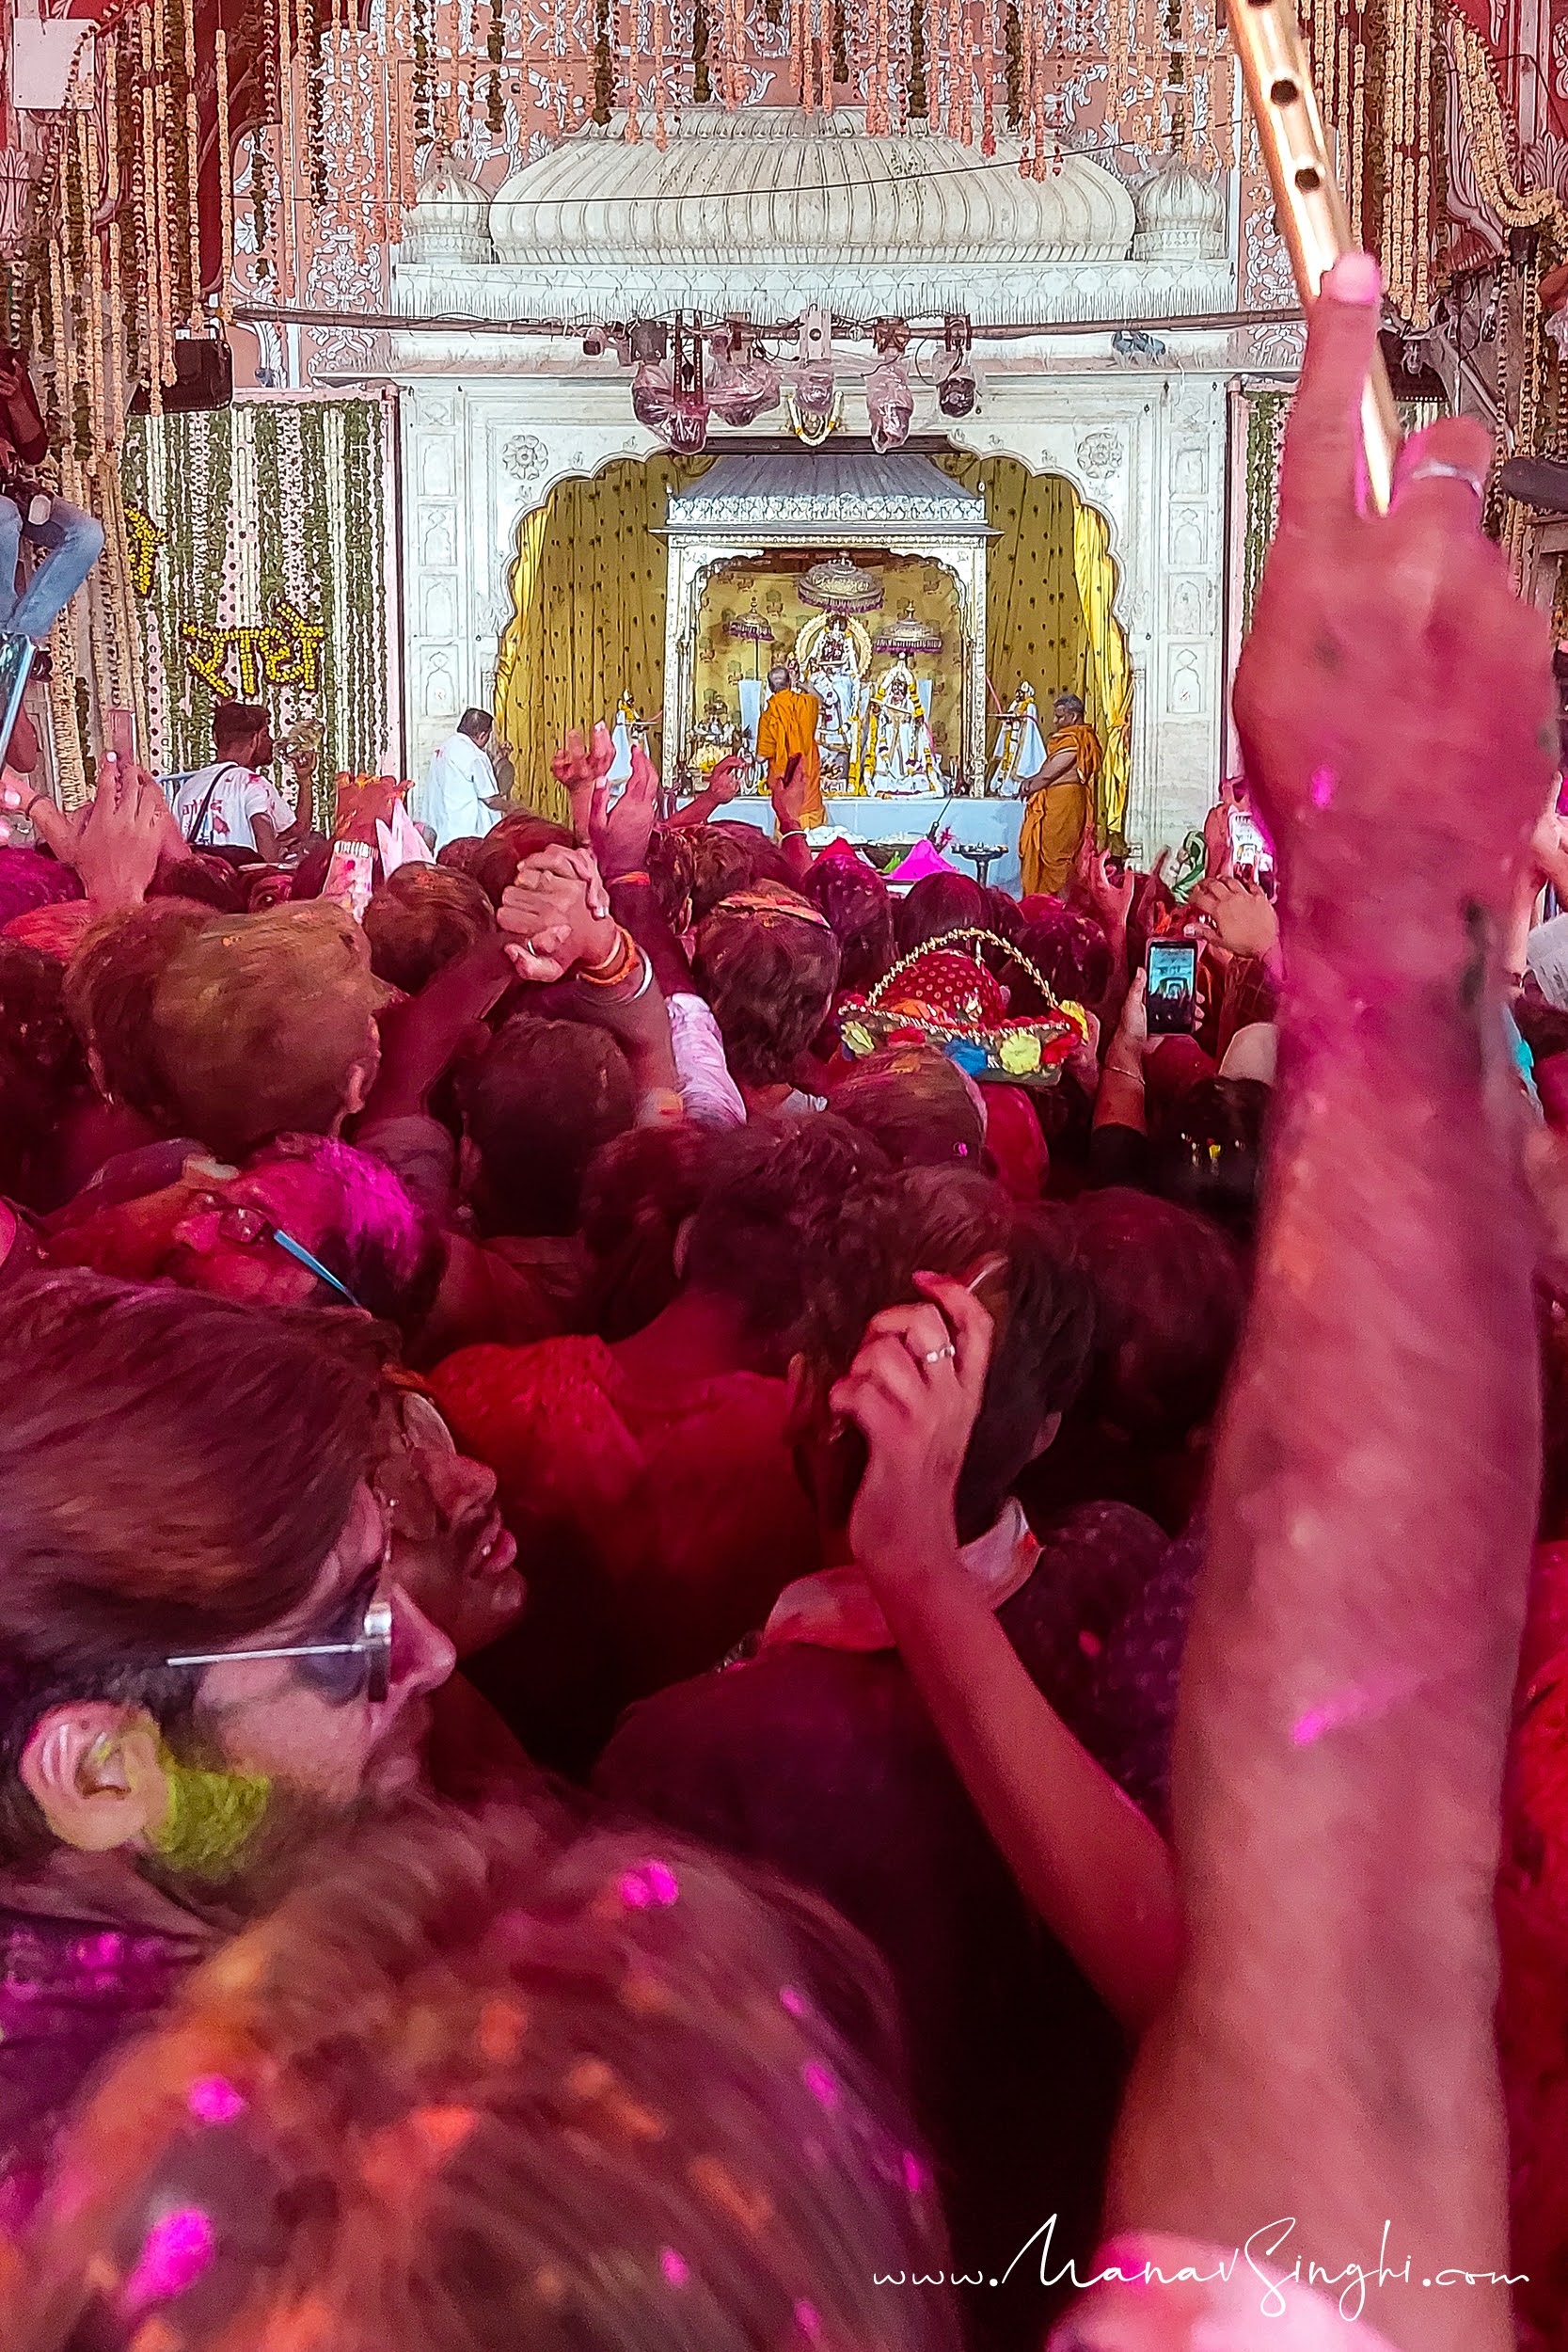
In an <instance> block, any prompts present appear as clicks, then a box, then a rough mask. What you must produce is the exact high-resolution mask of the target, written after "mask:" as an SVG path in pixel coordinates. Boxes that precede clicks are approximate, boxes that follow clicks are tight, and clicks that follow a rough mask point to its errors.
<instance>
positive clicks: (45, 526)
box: [0, 496, 103, 644]
mask: <svg viewBox="0 0 1568 2352" xmlns="http://www.w3.org/2000/svg"><path fill="white" fill-rule="evenodd" d="M24 539H25V540H26V542H27V544H28V546H29V547H33V548H39V549H40V555H39V559H38V561H37V563H36V564H34V565H33V575H32V578H31V579H30V580H28V581H27V583H26V585H25V587H24V588H21V589H19V588H18V587H17V585H16V566H17V558H18V556H19V554H20V553H21V548H22V542H23V540H24ZM102 553H103V524H102V523H101V522H97V521H95V520H94V518H93V516H91V515H84V514H83V513H82V511H81V509H80V507H76V506H68V505H67V504H66V502H65V501H64V499H55V501H54V503H53V506H52V508H51V510H50V516H49V520H48V521H47V522H46V523H30V522H27V521H26V520H25V519H24V516H23V514H22V510H21V508H20V507H19V506H18V505H17V503H16V501H15V500H14V499H9V498H6V497H4V496H0V637H30V638H32V639H33V640H34V642H35V644H36V643H39V642H40V641H41V640H42V639H43V638H45V637H47V636H48V634H49V631H50V628H51V626H52V625H53V623H54V620H55V614H56V613H59V612H64V611H65V608H66V606H67V605H68V604H69V603H70V602H71V597H72V596H74V595H75V594H76V591H77V589H78V588H80V586H81V585H82V582H83V580H86V578H87V574H88V573H89V572H90V571H91V569H92V567H93V565H94V564H96V563H97V561H98V559H99V556H100V555H101V554H102Z"/></svg>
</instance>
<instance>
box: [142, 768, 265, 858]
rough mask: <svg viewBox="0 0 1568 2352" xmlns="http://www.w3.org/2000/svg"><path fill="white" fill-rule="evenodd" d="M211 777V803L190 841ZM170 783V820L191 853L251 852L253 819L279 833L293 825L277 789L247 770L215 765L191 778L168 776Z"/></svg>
mask: <svg viewBox="0 0 1568 2352" xmlns="http://www.w3.org/2000/svg"><path fill="white" fill-rule="evenodd" d="M214 777H215V778H216V780H217V781H216V786H215V788H214V792H213V798H212V802H211V803H210V805H209V807H208V810H207V814H206V816H205V817H203V818H202V819H201V838H200V840H199V841H196V840H192V838H191V836H192V834H193V832H194V830H195V826H196V820H197V818H198V817H199V816H200V815H201V803H202V802H203V801H205V800H206V798H207V787H208V786H209V785H211V784H212V783H213V781H214ZM169 783H170V785H171V786H174V787H176V789H175V793H174V820H175V822H176V824H177V825H178V826H179V828H180V830H181V832H182V834H184V836H185V838H186V840H187V841H189V842H190V843H191V847H192V849H193V850H210V849H226V848H228V849H240V850H254V848H255V847H256V834H255V831H254V828H253V826H252V823H251V819H252V818H256V817H267V818H271V820H272V822H273V824H274V825H275V826H276V827H277V831H278V832H279V833H282V832H283V831H284V830H285V828H286V827H288V826H290V825H292V824H293V821H294V813H293V809H292V808H291V807H290V806H289V803H288V802H287V801H286V800H285V799H284V798H283V795H282V793H281V792H279V790H278V789H277V785H275V784H270V783H269V782H268V781H267V779H266V777H265V776H259V775H258V774H257V773H256V771H255V770H254V769H252V768H242V767H241V766H240V765H239V762H238V761H237V760H232V759H224V760H219V761H217V762H216V763H215V764H214V766H213V767H211V768H198V769H197V771H196V772H195V774H194V775H189V776H171V777H170V778H169Z"/></svg>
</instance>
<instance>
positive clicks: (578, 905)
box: [497, 847, 619, 985]
mask: <svg viewBox="0 0 1568 2352" xmlns="http://www.w3.org/2000/svg"><path fill="white" fill-rule="evenodd" d="M497 920H498V922H499V926H500V929H501V930H502V932H503V933H504V935H505V936H504V941H503V945H504V946H505V951H506V953H507V955H508V956H509V957H510V958H511V960H512V961H513V962H514V963H515V966H516V968H517V970H518V971H519V972H520V973H521V975H522V977H523V978H524V979H526V980H536V981H538V982H540V983H541V984H543V985H548V983H549V982H550V981H552V980H562V979H564V978H565V977H566V975H567V973H568V972H571V971H574V970H575V969H576V968H577V967H578V965H579V964H586V965H587V966H589V967H590V968H592V967H593V966H594V965H596V964H602V963H603V962H604V961H605V960H606V958H607V957H609V956H610V954H611V953H612V952H613V950H614V948H615V946H616V943H617V939H618V936H619V934H618V932H617V930H616V925H615V920H614V917H613V916H612V915H611V914H610V901H609V899H608V898H607V897H606V894H605V887H604V883H603V881H602V879H601V878H600V874H599V869H598V866H596V865H595V863H594V853H593V851H592V850H587V849H581V850H567V849H563V848H560V847H552V848H550V849H547V850H536V851H535V853H534V854H533V856H532V857H528V858H525V859H524V860H523V862H522V864H521V865H520V866H518V868H517V878H516V880H515V882H513V883H512V884H511V885H510V887H509V888H508V889H507V890H506V892H505V893H504V895H503V896H502V898H501V902H500V907H499V912H498V915H497Z"/></svg>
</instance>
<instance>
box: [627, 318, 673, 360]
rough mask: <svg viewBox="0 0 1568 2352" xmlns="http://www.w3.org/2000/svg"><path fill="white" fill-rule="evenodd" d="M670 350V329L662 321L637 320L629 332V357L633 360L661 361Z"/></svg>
mask: <svg viewBox="0 0 1568 2352" xmlns="http://www.w3.org/2000/svg"><path fill="white" fill-rule="evenodd" d="M669 349H670V329H669V328H668V327H667V326H665V324H664V321H663V320H662V319H638V320H636V321H635V322H634V323H633V326H632V330H631V356H632V358H634V359H637V360H643V359H654V360H658V359H663V358H666V357H667V356H668V353H669Z"/></svg>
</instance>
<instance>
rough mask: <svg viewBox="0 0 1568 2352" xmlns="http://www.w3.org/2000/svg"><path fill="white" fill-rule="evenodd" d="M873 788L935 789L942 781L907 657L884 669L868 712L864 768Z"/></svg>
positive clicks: (866, 780)
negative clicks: (905, 659)
mask: <svg viewBox="0 0 1568 2352" xmlns="http://www.w3.org/2000/svg"><path fill="white" fill-rule="evenodd" d="M863 775H864V777H865V783H866V787H867V789H868V790H870V791H872V792H934V791H936V790H937V788H938V785H939V782H940V779H939V776H938V773H937V760H936V753H935V751H934V750H933V748H932V745H931V730H930V727H929V725H928V724H927V718H926V713H925V710H924V709H923V708H922V707H921V701H920V689H919V688H918V687H917V686H916V684H915V682H914V672H913V671H912V670H911V668H910V665H909V663H908V662H907V661H895V662H894V663H893V664H892V665H891V667H890V668H888V669H886V670H884V671H883V673H882V675H881V677H880V679H879V681H878V684H877V686H876V689H875V691H873V693H872V696H871V706H870V709H869V711H868V713H867V716H866V731H865V758H864V764H863Z"/></svg>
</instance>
